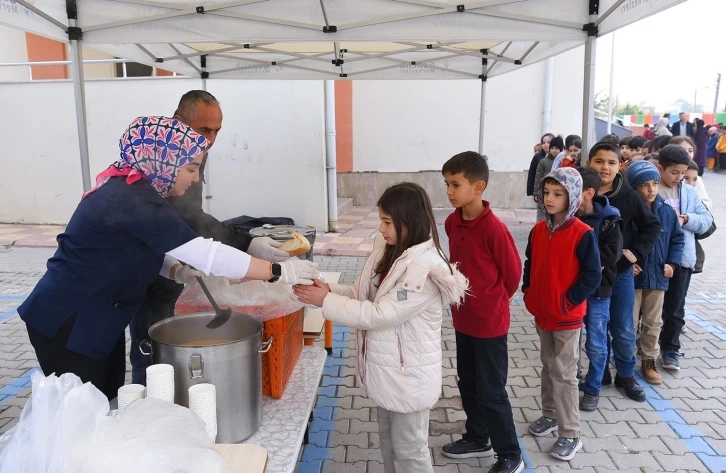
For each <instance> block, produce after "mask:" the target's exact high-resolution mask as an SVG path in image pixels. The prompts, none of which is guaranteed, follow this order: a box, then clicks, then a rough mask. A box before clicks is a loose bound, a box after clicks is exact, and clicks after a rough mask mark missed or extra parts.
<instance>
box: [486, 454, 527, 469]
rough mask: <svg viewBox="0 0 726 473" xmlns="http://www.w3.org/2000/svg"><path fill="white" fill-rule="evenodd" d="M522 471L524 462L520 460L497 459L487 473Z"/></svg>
mask: <svg viewBox="0 0 726 473" xmlns="http://www.w3.org/2000/svg"><path fill="white" fill-rule="evenodd" d="M522 470H524V461H523V460H522V459H521V458H499V457H497V462H496V463H495V464H494V465H492V467H491V468H489V473H521V472H522Z"/></svg>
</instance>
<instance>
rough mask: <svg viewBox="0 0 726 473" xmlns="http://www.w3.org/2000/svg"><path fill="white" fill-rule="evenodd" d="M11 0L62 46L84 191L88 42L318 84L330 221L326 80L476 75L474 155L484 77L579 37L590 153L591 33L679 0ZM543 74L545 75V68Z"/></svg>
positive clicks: (17, 23) (175, 65)
mask: <svg viewBox="0 0 726 473" xmlns="http://www.w3.org/2000/svg"><path fill="white" fill-rule="evenodd" d="M15 1H16V2H17V3H18V4H19V5H21V6H22V7H24V8H26V9H27V10H28V12H31V13H32V15H30V14H29V15H27V18H23V17H22V16H18V17H17V18H16V19H15V20H14V21H7V19H4V18H3V17H0V23H5V24H9V25H10V26H13V27H16V28H20V29H24V30H26V31H32V32H33V33H36V34H41V35H44V36H47V37H51V38H53V39H57V40H60V41H66V42H69V43H70V51H71V62H72V67H71V68H72V71H73V84H74V92H75V105H76V115H77V121H78V136H79V146H80V153H81V169H82V174H83V186H84V190H88V189H89V188H90V187H91V176H90V165H89V156H88V137H87V123H86V99H85V88H84V77H83V65H82V64H83V51H82V49H83V48H82V46H83V45H84V44H86V45H87V46H89V47H92V48H94V49H97V50H99V51H102V52H106V53H108V54H112V55H115V56H120V57H124V58H126V59H130V60H134V61H137V62H140V63H144V64H148V65H153V66H156V67H160V65H161V64H163V67H164V69H167V70H170V71H173V72H176V73H179V74H184V75H188V76H196V77H200V78H201V79H202V80H203V84H204V88H206V80H207V79H209V78H215V79H216V78H220V79H223V78H236V79H240V78H250V79H259V78H265V79H288V80H289V79H317V80H324V81H325V90H326V93H325V97H326V100H325V110H326V114H325V117H326V149H327V151H326V154H327V160H326V163H327V164H326V169H327V172H328V188H329V189H328V190H329V209H328V211H329V213H330V217H331V218H330V220H331V221H335V220H337V218H333V217H335V213H336V212H337V206H336V205H334V204H335V199H336V198H337V197H336V196H335V195H334V194H331V189H334V188H335V146H334V143H335V125H334V117H335V103H334V94H333V92H332V90H333V89H332V80H333V79H338V80H351V79H468V80H472V79H474V80H480V81H481V97H480V100H481V109H480V126H479V152H480V153H483V151H484V149H483V148H484V124H485V116H486V89H487V79H488V78H490V77H494V76H497V75H501V74H505V73H507V72H511V71H513V70H517V69H518V68H520V67H524V66H526V65H529V64H533V63H535V62H538V61H541V60H544V59H548V58H550V57H553V56H555V55H557V54H560V53H562V52H565V51H567V50H570V49H573V48H575V47H578V46H581V45H583V44H584V45H585V61H584V68H583V70H584V77H583V80H584V84H585V87H584V93H583V116H582V129H583V132H582V136H583V149H585V150H588V149H589V147H590V145H591V144H592V143H594V139H595V133H594V129H595V127H594V117H593V112H592V111H593V109H594V86H595V84H594V79H595V76H594V72H595V63H596V55H595V51H596V44H597V38H598V36H599V35H600V34H604V33H608V32H610V31H614V30H615V29H617V28H620V27H622V26H624V25H625V24H628V23H630V22H634V21H638V20H639V19H642V18H645V17H647V16H650V15H652V14H654V13H657V12H659V11H661V10H664V9H666V8H669V7H670V6H673V5H675V4H678V3H681V2H683V1H685V0H650V2H633V1H632V0H628V2H627V3H626V0H478V1H472V2H470V3H465V4H462V3H458V2H460V1H463V0H437V1H433V0H318V1H317V2H315V1H313V2H312V3H310V2H301V1H299V0H231V1H226V2H225V1H222V2H220V3H214V0H204V1H202V0H200V1H199V2H198V3H196V4H194V5H193V6H192V5H190V4H187V5H184V4H179V3H171V1H173V0H35V1H33V0H15ZM31 1H33V3H31ZM636 3H637V4H636ZM646 3H647V4H646ZM606 6H607V8H605V7H606ZM44 7H45V8H44ZM63 7H64V8H63ZM601 9H602V10H604V11H603V12H602V13H601ZM63 10H64V11H63ZM79 10H80V11H79ZM552 11H556V13H557V16H558V18H552ZM79 12H80V13H81V16H80V19H79ZM351 17H352V18H351ZM18 18H19V19H18ZM61 18H62V20H61ZM64 20H65V21H67V24H66V23H64ZM162 38H163V39H162ZM127 46H129V47H127ZM547 76H548V78H549V80H550V82H551V67H548V74H547ZM545 101H547V99H545ZM546 119H547V120H548V117H546ZM331 120H332V122H331ZM584 154H586V153H584Z"/></svg>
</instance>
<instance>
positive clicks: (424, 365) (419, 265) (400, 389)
mask: <svg viewBox="0 0 726 473" xmlns="http://www.w3.org/2000/svg"><path fill="white" fill-rule="evenodd" d="M385 245H386V243H385V241H384V240H383V238H382V237H381V236H380V235H379V236H378V238H377V239H376V243H375V245H374V249H373V253H372V254H371V256H370V257H369V258H368V260H367V261H366V264H365V266H364V267H363V272H362V273H361V276H360V278H358V280H357V281H356V282H355V284H354V285H353V286H341V285H333V284H331V285H330V288H331V290H332V292H331V293H330V294H328V295H327V296H326V297H325V301H324V302H323V315H324V317H325V318H326V319H328V320H331V321H333V322H336V323H339V324H341V325H346V326H349V327H353V328H356V329H357V332H356V344H357V361H358V363H357V365H358V373H357V374H358V384H359V386H361V387H363V388H364V389H365V391H366V393H367V395H368V397H369V398H370V399H371V400H373V401H374V402H375V403H376V404H377V405H378V406H380V407H383V408H385V409H387V410H389V411H393V412H401V413H410V412H417V411H422V410H425V409H430V408H431V407H433V406H434V404H436V402H437V401H438V399H439V396H440V395H441V321H442V311H443V306H444V305H448V304H459V303H461V301H462V299H463V297H464V295H465V293H466V291H467V289H468V281H467V279H466V278H465V277H464V275H462V274H461V273H460V272H459V271H457V270H456V269H455V268H453V267H449V265H447V263H446V262H445V261H444V259H443V258H442V257H441V255H440V254H439V253H438V251H437V250H436V247H435V245H434V243H433V240H428V241H426V242H424V243H421V244H420V245H416V246H413V247H411V248H409V249H408V250H406V251H405V252H404V253H403V255H401V257H400V258H398V259H397V260H396V261H395V262H394V263H393V266H392V267H391V270H390V271H389V273H388V276H387V277H386V279H384V281H383V284H381V285H380V287H376V286H377V285H378V283H379V279H380V277H379V276H375V277H374V271H375V267H376V265H377V264H378V261H379V260H380V259H381V258H382V256H383V252H384V250H385ZM452 270H453V275H452V274H451V273H452Z"/></svg>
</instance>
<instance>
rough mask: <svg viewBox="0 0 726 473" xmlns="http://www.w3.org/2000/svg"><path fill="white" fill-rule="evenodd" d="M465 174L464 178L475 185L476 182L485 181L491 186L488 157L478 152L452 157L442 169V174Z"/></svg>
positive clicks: (466, 152)
mask: <svg viewBox="0 0 726 473" xmlns="http://www.w3.org/2000/svg"><path fill="white" fill-rule="evenodd" d="M459 173H461V174H463V175H464V177H465V178H466V179H467V180H468V181H469V182H470V183H471V184H474V183H475V182H476V181H484V183H485V184H489V164H488V163H487V157H486V156H484V155H481V154H479V153H477V152H476V151H465V152H463V153H459V154H457V155H456V156H454V157H452V158H451V159H449V160H448V161H446V163H444V167H443V168H441V174H450V175H454V174H459Z"/></svg>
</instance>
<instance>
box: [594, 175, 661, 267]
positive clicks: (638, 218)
mask: <svg viewBox="0 0 726 473" xmlns="http://www.w3.org/2000/svg"><path fill="white" fill-rule="evenodd" d="M613 186H614V187H613V190H612V191H610V192H608V193H606V194H605V196H606V197H607V198H608V199H609V200H610V205H612V206H613V207H615V208H616V209H618V210H619V211H620V218H622V219H623V248H625V249H628V250H630V251H631V252H632V253H633V254H634V255H635V257H636V258H637V261H636V262H637V263H638V264H640V263H642V262H643V260H644V259H645V257H646V256H647V255H648V253H650V251H651V250H652V249H653V246H655V242H656V241H658V238H659V237H660V232H661V225H660V222H659V221H658V219H657V218H656V217H655V215H653V212H651V211H650V209H648V207H646V205H645V202H643V199H641V198H640V196H639V195H638V193H637V192H635V189H633V188H632V187H631V186H630V184H628V181H627V180H625V177H624V176H623V175H622V174H621V173H618V175H617V176H615V182H614V183H613ZM636 231H637V232H636ZM641 266H642V265H641ZM631 267H632V264H631V263H630V261H628V259H627V258H626V257H625V256H623V257H621V258H620V261H618V274H619V273H622V272H625V271H627V270H628V269H629V268H631Z"/></svg>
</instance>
